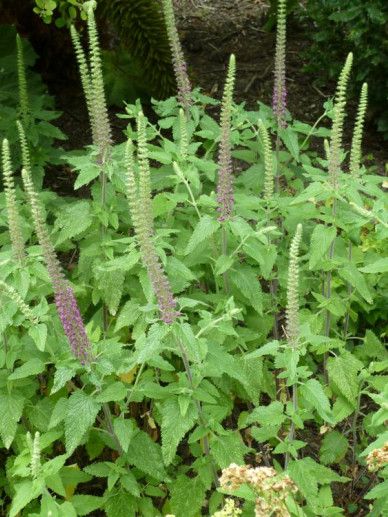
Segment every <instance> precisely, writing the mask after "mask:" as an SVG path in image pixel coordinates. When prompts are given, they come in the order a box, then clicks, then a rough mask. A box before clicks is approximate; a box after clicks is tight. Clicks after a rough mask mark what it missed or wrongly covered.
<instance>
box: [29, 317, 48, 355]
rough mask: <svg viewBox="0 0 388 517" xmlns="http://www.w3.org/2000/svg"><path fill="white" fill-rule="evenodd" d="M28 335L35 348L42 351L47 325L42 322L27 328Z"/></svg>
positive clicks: (44, 344)
mask: <svg viewBox="0 0 388 517" xmlns="http://www.w3.org/2000/svg"><path fill="white" fill-rule="evenodd" d="M28 335H29V336H31V337H32V339H33V341H34V343H35V345H36V348H37V349H38V350H39V351H40V352H44V349H45V346H46V339H47V326H46V325H45V324H44V323H37V324H35V325H34V326H33V327H30V328H29V329H28Z"/></svg>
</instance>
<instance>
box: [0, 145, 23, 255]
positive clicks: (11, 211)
mask: <svg viewBox="0 0 388 517" xmlns="http://www.w3.org/2000/svg"><path fill="white" fill-rule="evenodd" d="M2 151H3V152H2V162H3V180H4V193H5V202H6V206H7V216H8V226H9V235H10V239H11V247H12V255H13V257H14V259H15V260H17V261H18V262H19V263H20V264H22V263H23V262H24V259H25V251H24V239H23V234H22V230H21V227H20V215H19V210H18V206H17V201H16V194H15V183H14V180H13V172H12V165H11V155H10V151H9V143H8V140H6V139H4V140H3V149H2Z"/></svg>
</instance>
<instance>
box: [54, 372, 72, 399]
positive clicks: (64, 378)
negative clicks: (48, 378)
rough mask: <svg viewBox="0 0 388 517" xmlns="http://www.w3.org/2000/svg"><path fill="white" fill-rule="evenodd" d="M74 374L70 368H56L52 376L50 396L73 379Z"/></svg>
mask: <svg viewBox="0 0 388 517" xmlns="http://www.w3.org/2000/svg"><path fill="white" fill-rule="evenodd" d="M75 373H76V372H75V371H74V370H73V369H72V368H68V367H67V366H60V367H59V368H57V370H56V372H55V374H54V384H53V387H52V388H51V392H50V394H51V395H53V394H54V393H56V392H57V391H59V390H60V389H62V388H63V387H64V386H65V385H66V383H67V382H68V381H70V379H72V378H73V377H74V375H75Z"/></svg>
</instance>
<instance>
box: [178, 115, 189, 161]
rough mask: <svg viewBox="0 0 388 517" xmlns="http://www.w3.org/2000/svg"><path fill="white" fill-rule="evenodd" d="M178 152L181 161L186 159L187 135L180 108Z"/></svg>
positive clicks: (185, 122)
mask: <svg viewBox="0 0 388 517" xmlns="http://www.w3.org/2000/svg"><path fill="white" fill-rule="evenodd" d="M179 132H180V135H179V154H180V156H181V158H182V160H183V161H185V160H187V155H188V147H189V137H188V134H187V120H186V116H185V112H184V111H183V109H182V108H181V109H180V110H179Z"/></svg>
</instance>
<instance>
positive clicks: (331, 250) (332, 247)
mask: <svg viewBox="0 0 388 517" xmlns="http://www.w3.org/2000/svg"><path fill="white" fill-rule="evenodd" d="M336 213H337V206H336V199H335V198H333V206H332V216H333V223H334V224H335V216H336ZM334 251H335V237H334V239H333V241H332V243H331V244H330V248H329V261H330V262H331V261H332V260H333V258H334ZM331 280H332V274H331V270H329V271H328V272H327V275H326V298H327V300H329V302H330V298H331ZM330 328H331V312H330V311H329V310H328V309H326V316H325V336H326V337H329V336H330ZM327 360H328V353H327V352H325V353H324V356H323V376H324V378H325V382H326V383H327V382H328V380H329V379H328V375H327Z"/></svg>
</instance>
